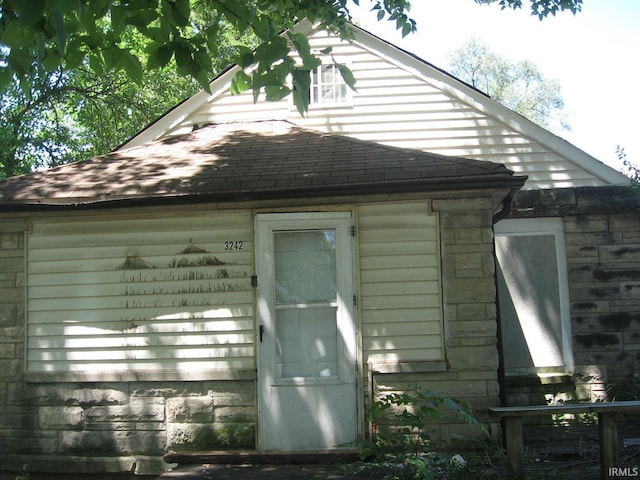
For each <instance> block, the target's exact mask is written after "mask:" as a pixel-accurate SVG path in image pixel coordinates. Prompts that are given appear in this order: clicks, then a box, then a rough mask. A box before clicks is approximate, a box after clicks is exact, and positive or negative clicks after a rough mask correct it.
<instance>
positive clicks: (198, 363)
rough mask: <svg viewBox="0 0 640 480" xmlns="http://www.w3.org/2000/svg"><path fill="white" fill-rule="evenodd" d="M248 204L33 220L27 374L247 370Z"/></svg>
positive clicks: (250, 359)
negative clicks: (196, 212)
mask: <svg viewBox="0 0 640 480" xmlns="http://www.w3.org/2000/svg"><path fill="white" fill-rule="evenodd" d="M251 225H252V222H251V216H250V214H248V213H238V214H219V213H216V214H213V215H203V216H193V217H190V216H186V217H185V216H182V217H177V216H176V217H172V216H163V217H161V218H160V217H156V218H135V219H134V218H124V217H123V218H109V219H92V220H89V221H87V219H86V218H85V219H84V220H83V221H78V220H76V221H65V220H53V221H50V220H42V221H36V222H34V225H33V231H32V233H31V235H30V236H29V239H28V260H27V264H28V345H27V371H28V372H92V373H95V372H120V371H157V370H162V371H166V370H168V371H172V370H173V371H189V372H193V371H194V370H202V371H204V370H233V369H251V368H255V367H254V365H255V362H254V334H253V332H254V329H253V291H252V287H251V280H250V278H251V277H250V276H251V272H252V262H253V260H252V258H253V237H252V230H251Z"/></svg>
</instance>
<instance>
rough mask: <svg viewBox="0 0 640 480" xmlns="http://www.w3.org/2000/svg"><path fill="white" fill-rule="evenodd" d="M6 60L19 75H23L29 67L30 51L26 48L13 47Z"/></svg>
mask: <svg viewBox="0 0 640 480" xmlns="http://www.w3.org/2000/svg"><path fill="white" fill-rule="evenodd" d="M7 62H8V63H9V66H10V67H11V68H12V69H13V70H14V71H15V72H16V74H17V75H18V76H19V77H21V78H22V77H25V76H26V75H27V73H28V72H29V70H30V67H31V53H30V51H29V50H27V49H23V48H13V49H11V53H9V56H8V57H7Z"/></svg>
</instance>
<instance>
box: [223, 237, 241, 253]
mask: <svg viewBox="0 0 640 480" xmlns="http://www.w3.org/2000/svg"><path fill="white" fill-rule="evenodd" d="M243 246H244V242H243V241H242V240H234V241H231V242H224V249H225V250H229V251H230V250H242V247H243Z"/></svg>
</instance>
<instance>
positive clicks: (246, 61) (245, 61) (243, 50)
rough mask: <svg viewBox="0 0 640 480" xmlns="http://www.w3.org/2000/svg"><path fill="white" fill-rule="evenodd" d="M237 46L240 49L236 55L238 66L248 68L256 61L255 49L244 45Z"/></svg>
mask: <svg viewBox="0 0 640 480" xmlns="http://www.w3.org/2000/svg"><path fill="white" fill-rule="evenodd" d="M236 48H237V49H238V55H237V57H236V58H237V60H236V63H237V64H238V66H240V68H247V67H249V66H251V65H253V63H254V62H255V59H254V56H253V50H252V49H250V48H248V47H245V46H243V45H238V46H237V47H236Z"/></svg>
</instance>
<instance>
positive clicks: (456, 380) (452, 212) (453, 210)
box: [372, 198, 500, 441]
mask: <svg viewBox="0 0 640 480" xmlns="http://www.w3.org/2000/svg"><path fill="white" fill-rule="evenodd" d="M433 210H434V211H436V212H438V213H439V214H440V234H441V244H442V270H443V282H444V285H443V303H444V315H445V352H446V359H445V362H443V365H441V366H439V365H437V364H432V365H431V368H432V371H428V370H429V368H428V366H427V365H422V366H417V367H416V370H417V371H413V372H406V373H388V374H374V375H372V379H373V383H374V385H373V386H374V398H376V397H377V398H379V397H380V396H381V395H384V394H385V393H389V392H399V391H405V392H408V393H411V394H414V395H415V393H417V392H418V391H420V392H425V391H430V392H434V393H436V394H440V395H443V396H448V397H453V398H455V399H458V400H461V401H462V402H464V403H465V404H467V405H468V406H469V407H470V408H471V409H472V412H473V414H474V416H475V417H476V418H477V419H478V420H480V421H481V422H483V423H484V424H485V425H489V426H490V427H495V425H492V423H491V422H494V421H495V420H492V419H491V418H490V417H488V415H487V408H488V407H491V406H497V405H499V404H500V400H499V393H500V389H499V384H498V348H497V322H496V285H495V264H494V260H493V231H492V218H491V214H490V212H491V205H490V202H489V200H488V199H483V198H474V199H458V200H435V201H434V202H433ZM410 368H411V367H410V366H408V369H410ZM421 369H422V371H419V370H421ZM452 413H453V412H450V411H449V412H447V411H446V409H444V410H443V412H442V414H443V417H442V418H441V419H437V420H435V421H434V422H433V424H432V425H430V426H429V428H428V429H429V432H430V433H431V434H433V435H434V436H435V437H437V438H440V439H443V440H447V441H451V440H452V439H454V438H455V437H456V436H459V435H462V436H463V437H465V438H468V439H471V438H477V437H479V436H480V435H481V431H480V429H479V428H478V427H477V426H474V425H468V424H465V423H463V422H461V421H460V419H457V418H455V415H452ZM385 423H386V424H385ZM385 426H386V427H388V426H389V425H388V420H387V421H386V422H384V421H383V424H382V427H383V428H384V427H385ZM493 431H494V432H497V431H498V430H497V429H495V428H494V429H493Z"/></svg>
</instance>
